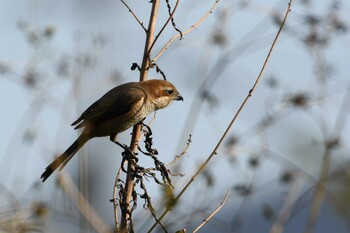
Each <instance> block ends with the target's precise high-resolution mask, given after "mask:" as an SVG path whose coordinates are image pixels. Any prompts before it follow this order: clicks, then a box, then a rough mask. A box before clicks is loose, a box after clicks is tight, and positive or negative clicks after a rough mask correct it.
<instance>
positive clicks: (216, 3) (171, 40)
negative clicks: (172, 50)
mask: <svg viewBox="0 0 350 233" xmlns="http://www.w3.org/2000/svg"><path fill="white" fill-rule="evenodd" d="M219 2H220V0H217V1H215V3H214V5H213V6H212V7H211V8H210V10H209V11H208V12H207V13H206V14H205V15H203V17H202V18H200V20H198V22H197V23H195V24H194V25H192V26H191V27H190V28H189V29H187V31H185V32H183V33H179V34H176V35H175V36H173V38H171V39H170V40H169V41H168V43H167V44H166V45H165V46H164V47H163V48H162V50H160V52H159V53H158V54H157V55H156V56H155V58H153V60H152V63H154V62H156V61H157V60H158V58H159V57H160V56H161V55H162V54H163V53H164V51H165V50H167V49H168V47H169V46H170V45H171V44H172V43H173V42H174V40H175V39H177V38H179V37H180V38H181V37H183V36H185V35H187V34H188V33H190V32H191V31H192V30H194V29H195V28H197V27H198V25H199V24H201V23H202V22H203V21H204V20H205V19H206V18H207V17H208V16H209V15H210V14H211V13H212V12H213V10H214V9H215V7H216V6H217V5H218V4H219Z"/></svg>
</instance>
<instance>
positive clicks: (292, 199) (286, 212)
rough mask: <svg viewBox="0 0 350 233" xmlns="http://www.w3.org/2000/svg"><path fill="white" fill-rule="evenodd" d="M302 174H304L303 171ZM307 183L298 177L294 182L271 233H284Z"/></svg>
mask: <svg viewBox="0 0 350 233" xmlns="http://www.w3.org/2000/svg"><path fill="white" fill-rule="evenodd" d="M300 173H303V172H302V171H301V172H300ZM304 183H305V180H304V179H302V178H299V177H297V178H296V180H295V181H294V182H293V185H292V187H291V188H290V191H289V192H288V195H287V197H286V199H285V201H284V204H283V207H282V208H281V211H280V212H279V214H278V218H277V219H276V221H275V222H274V223H273V224H272V227H271V229H270V233H282V232H283V230H284V225H285V224H286V222H287V221H288V220H289V218H290V216H291V213H292V211H293V209H294V207H295V204H296V202H297V200H298V197H299V194H300V193H301V191H302V187H303V185H304Z"/></svg>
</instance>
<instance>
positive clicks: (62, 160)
mask: <svg viewBox="0 0 350 233" xmlns="http://www.w3.org/2000/svg"><path fill="white" fill-rule="evenodd" d="M88 140H89V137H88V136H87V135H85V134H84V133H82V134H81V135H80V136H79V137H78V139H77V140H75V141H74V142H73V144H72V145H71V146H70V147H68V149H67V150H66V151H65V152H63V154H61V155H60V156H58V158H57V159H55V160H54V161H53V162H52V163H50V165H49V166H47V167H46V169H45V171H44V172H43V174H42V175H41V177H40V178H41V179H42V182H44V181H45V180H46V179H47V178H48V177H49V176H50V175H51V174H52V173H53V172H54V171H55V170H56V169H57V168H59V170H60V171H61V170H62V168H63V167H64V166H65V165H66V164H67V163H68V162H69V160H71V158H73V156H74V155H75V154H76V153H77V152H78V150H79V149H80V148H81V147H82V146H83V145H84V144H85V143H86V142H87V141H88Z"/></svg>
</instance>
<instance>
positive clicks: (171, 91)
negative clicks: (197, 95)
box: [166, 89, 174, 95]
mask: <svg viewBox="0 0 350 233" xmlns="http://www.w3.org/2000/svg"><path fill="white" fill-rule="evenodd" d="M166 91H167V93H168V94H169V95H171V94H173V92H174V90H173V89H168V90H166Z"/></svg>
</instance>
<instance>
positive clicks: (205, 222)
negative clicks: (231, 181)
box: [193, 190, 230, 233]
mask: <svg viewBox="0 0 350 233" xmlns="http://www.w3.org/2000/svg"><path fill="white" fill-rule="evenodd" d="M229 193H230V190H227V192H226V194H225V197H224V200H222V202H221V203H220V205H219V207H218V208H216V210H214V211H213V212H212V213H211V214H210V215H209V216H208V217H207V218H206V219H205V220H203V222H202V223H201V224H200V225H199V226H198V227H197V228H196V229H195V230H194V231H193V233H196V232H197V231H198V230H199V229H200V228H202V227H203V226H204V225H205V224H207V223H208V222H209V220H210V219H211V218H212V217H214V215H215V214H217V213H218V212H219V210H221V208H222V207H223V206H224V205H225V203H226V200H227V197H228V194H229Z"/></svg>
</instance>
